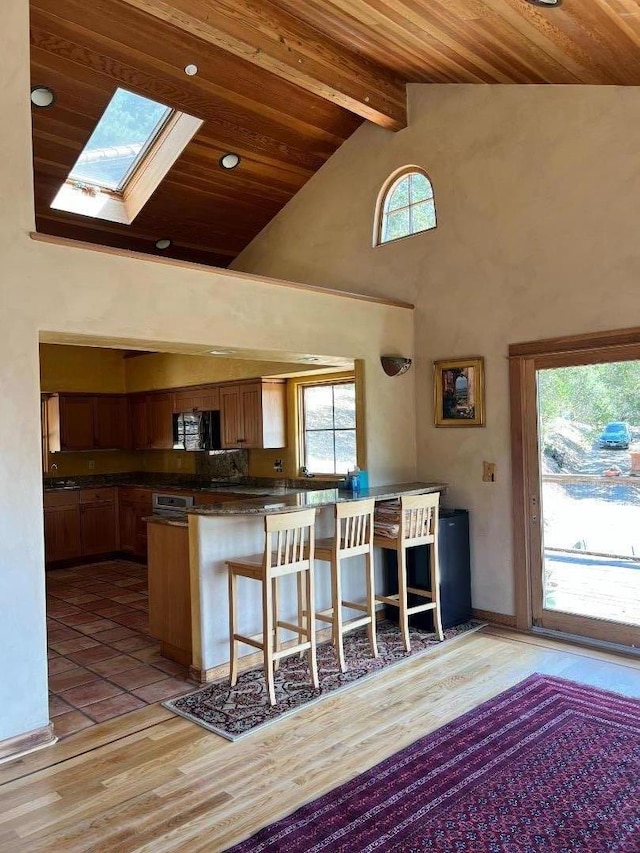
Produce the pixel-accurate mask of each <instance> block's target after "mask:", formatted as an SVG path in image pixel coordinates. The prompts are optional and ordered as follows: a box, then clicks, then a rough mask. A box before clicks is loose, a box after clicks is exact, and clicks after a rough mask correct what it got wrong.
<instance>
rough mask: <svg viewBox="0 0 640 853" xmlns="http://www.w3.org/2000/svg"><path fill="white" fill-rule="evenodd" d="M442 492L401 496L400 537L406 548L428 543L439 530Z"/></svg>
mask: <svg viewBox="0 0 640 853" xmlns="http://www.w3.org/2000/svg"><path fill="white" fill-rule="evenodd" d="M439 505H440V493H439V492H434V493H433V494H429V495H404V496H402V497H401V498H400V510H401V512H400V539H401V540H403V541H404V545H405V547H406V548H412V547H415V546H416V545H428V544H429V543H431V542H434V541H435V538H436V535H437V532H438V507H439Z"/></svg>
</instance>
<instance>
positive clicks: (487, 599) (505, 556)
mask: <svg viewBox="0 0 640 853" xmlns="http://www.w3.org/2000/svg"><path fill="white" fill-rule="evenodd" d="M409 116H410V121H409V127H408V128H407V129H406V130H403V131H401V132H400V133H397V134H393V133H390V132H387V131H384V130H381V129H380V128H377V127H373V126H371V125H363V126H362V128H361V129H359V130H358V131H357V132H356V133H355V134H354V136H353V137H352V138H351V139H349V140H348V141H347V142H346V143H345V144H344V145H343V146H342V147H341V148H340V150H339V151H338V152H337V153H336V154H335V155H334V156H333V157H332V158H331V159H330V160H329V161H328V163H327V164H326V165H325V166H324V167H323V169H322V170H321V171H320V172H319V173H318V174H317V175H316V176H315V177H314V178H313V179H312V180H311V181H309V183H308V184H307V185H306V186H305V187H304V188H303V189H302V190H301V192H300V193H299V194H298V195H297V196H296V197H295V198H294V199H293V200H292V201H291V202H290V204H289V205H288V206H287V207H286V208H285V209H284V211H283V212H282V213H281V214H280V215H279V216H278V217H277V218H276V219H275V220H274V221H273V222H272V223H271V224H270V225H269V226H267V228H266V229H265V230H264V231H263V232H262V234H261V235H260V236H259V237H258V238H257V239H256V240H255V241H254V242H253V243H252V244H251V245H250V246H249V247H248V248H247V250H245V252H244V253H243V254H242V255H240V257H239V258H238V259H237V261H236V263H235V264H234V266H235V267H236V268H238V269H243V270H247V271H252V272H260V273H265V274H269V275H275V276H286V277H291V278H303V279H304V280H305V281H309V282H312V283H319V282H321V281H322V282H325V283H326V284H328V285H330V286H333V287H345V288H354V287H355V288H357V289H358V290H360V291H368V292H371V293H376V294H384V295H393V296H399V297H402V298H406V299H409V300H414V301H415V302H416V304H417V311H416V342H417V344H416V345H417V359H416V372H415V379H416V388H417V418H418V419H417V434H418V448H419V474H420V475H421V476H422V477H424V478H427V477H435V478H438V479H444V480H447V481H448V482H449V483H450V484H451V489H450V494H449V496H448V502H449V503H450V504H454V505H457V506H463V507H468V508H469V509H470V510H471V513H472V515H471V519H472V551H473V557H472V559H473V602H474V605H475V606H476V607H478V608H483V609H489V610H496V611H500V612H504V613H513V612H514V602H513V586H514V584H513V572H512V559H511V547H512V536H511V532H512V531H511V499H510V439H509V389H508V371H507V359H506V356H507V347H508V344H509V343H513V342H517V341H525V340H531V339H538V338H544V337H550V336H554V335H565V334H566V335H568V334H573V333H580V332H589V331H594V330H604V329H615V328H621V327H627V326H633V325H640V286H639V284H638V281H639V279H640V240H639V239H638V233H637V232H638V222H639V221H640V159H639V158H638V135H639V132H640V89H638V88H616V87H583V86H571V87H551V86H544V87H542V86H540V87H537V86H526V87H525V86H426V85H423V86H410V87H409ZM411 163H414V164H419V165H421V166H423V167H424V168H425V169H426V170H427V171H428V173H429V175H430V176H431V178H432V180H433V183H434V187H435V193H436V203H437V210H438V228H437V229H436V230H434V231H430V232H427V233H425V234H421V235H418V236H415V237H412V238H410V239H408V240H404V241H400V242H398V243H395V244H387V245H386V246H382V247H379V248H375V249H374V248H371V238H372V232H373V211H374V206H375V201H376V197H377V194H378V191H379V188H380V186H381V185H382V184H383V182H384V181H385V179H386V178H387V176H388V175H389V174H390V173H391V172H392V171H393V170H394V169H396V168H398V167H400V166H403V165H405V164H411ZM466 355H484V356H485V357H486V360H487V364H486V367H487V426H486V428H485V429H463V430H458V429H435V428H434V427H433V425H432V424H433V413H432V402H431V399H432V398H431V394H432V390H431V389H432V385H431V370H432V360H433V359H436V358H447V357H455V356H466ZM483 460H488V461H494V462H496V463H497V482H496V483H483V482H481V473H482V461H483Z"/></svg>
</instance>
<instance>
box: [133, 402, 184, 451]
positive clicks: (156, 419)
mask: <svg viewBox="0 0 640 853" xmlns="http://www.w3.org/2000/svg"><path fill="white" fill-rule="evenodd" d="M173 396H174V395H173V394H171V393H169V394H135V395H133V396H132V397H131V401H130V413H131V443H132V446H133V449H134V450H171V449H172V448H173V405H174V403H173Z"/></svg>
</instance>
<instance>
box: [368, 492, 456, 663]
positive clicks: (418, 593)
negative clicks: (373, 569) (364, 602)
mask: <svg viewBox="0 0 640 853" xmlns="http://www.w3.org/2000/svg"><path fill="white" fill-rule="evenodd" d="M439 499H440V496H439V494H438V493H434V494H427V495H405V496H403V497H402V498H401V499H400V503H399V506H398V508H397V509H395V508H393V507H391V508H387V509H386V510H385V512H384V515H383V514H382V513H381V514H380V516H379V518H380V522H379V526H380V528H383V527H385V528H387V530H385V534H384V535H382V533H381V534H380V535H378V536H376V537H375V539H374V545H376V546H377V547H379V548H386V549H390V550H394V551H395V552H396V556H397V564H398V593H397V594H396V595H377V596H376V599H377V601H382V602H384V603H385V604H389V605H392V606H393V607H397V608H398V616H399V627H400V633H401V635H402V642H403V644H404V648H405V651H407V652H410V651H411V637H410V634H409V616H411V614H412V613H422V612H423V611H426V610H431V611H432V612H433V626H434V632H435V635H436V637H437V638H438V639H439V640H440V641H442V640H444V633H443V631H442V614H441V610H440V565H439V562H438V508H439ZM390 517H391V518H394V519H397V524H395V527H396V528H397V533H396V534H395V535H393V536H390V535H389V532H388V528H389V525H390V521H389V518H390ZM391 526H392V527H393V526H394V525H393V524H392V525H391ZM422 545H428V546H429V575H430V580H429V583H430V587H431V588H430V589H418V588H416V587H410V586H409V585H408V582H407V551H408V549H409V548H416V547H418V546H422ZM409 595H412V596H414V597H417V598H421V599H423V601H424V600H425V599H426V601H425V603H423V604H417V605H413V606H411V607H410V606H409V600H408V596H409Z"/></svg>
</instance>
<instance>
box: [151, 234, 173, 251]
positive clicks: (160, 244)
mask: <svg viewBox="0 0 640 853" xmlns="http://www.w3.org/2000/svg"><path fill="white" fill-rule="evenodd" d="M170 245H171V240H169V238H168V237H163V238H162V239H161V240H156V243H155V246H156V249H160V250H164V249H168V248H169V246H170Z"/></svg>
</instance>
